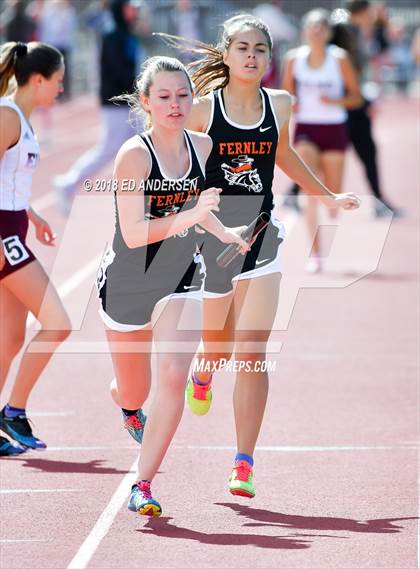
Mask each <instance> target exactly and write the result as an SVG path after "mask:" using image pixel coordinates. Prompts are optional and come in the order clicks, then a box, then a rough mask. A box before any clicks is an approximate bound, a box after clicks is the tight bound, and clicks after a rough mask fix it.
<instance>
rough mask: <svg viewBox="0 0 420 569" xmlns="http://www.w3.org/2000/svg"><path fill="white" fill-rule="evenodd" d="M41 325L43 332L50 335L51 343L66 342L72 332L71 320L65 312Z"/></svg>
mask: <svg viewBox="0 0 420 569" xmlns="http://www.w3.org/2000/svg"><path fill="white" fill-rule="evenodd" d="M41 324H42V330H43V332H47V333H48V339H49V341H51V342H60V343H61V342H64V340H66V339H67V338H68V337H69V336H70V334H71V331H72V326H71V322H70V319H69V317H68V316H67V314H66V313H65V312H63V313H62V314H61V315H59V316H57V317H55V318H54V319H51V320H48V321H46V322H42V323H41Z"/></svg>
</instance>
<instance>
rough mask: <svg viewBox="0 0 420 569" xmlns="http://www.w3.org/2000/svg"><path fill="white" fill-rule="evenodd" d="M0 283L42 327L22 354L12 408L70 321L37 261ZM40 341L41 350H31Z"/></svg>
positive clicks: (30, 385)
mask: <svg viewBox="0 0 420 569" xmlns="http://www.w3.org/2000/svg"><path fill="white" fill-rule="evenodd" d="M2 286H4V287H6V288H7V289H8V291H9V292H12V294H13V295H14V296H15V297H16V299H17V301H19V302H20V303H21V305H22V306H24V307H25V308H26V309H27V310H28V311H30V312H32V314H33V315H34V316H35V317H36V318H37V319H38V320H39V322H40V323H41V326H42V330H40V331H39V332H38V333H37V334H36V335H35V337H34V338H33V339H32V341H31V342H30V344H29V345H28V347H27V349H26V351H25V353H24V354H23V357H22V360H21V362H20V366H19V369H18V372H17V375H16V379H15V382H14V385H13V389H12V393H11V396H10V399H9V403H10V404H11V405H12V406H13V407H23V408H24V407H26V404H27V401H28V397H29V394H30V393H31V391H32V389H33V387H34V385H35V383H36V382H37V380H38V378H39V376H40V375H41V373H42V371H43V370H44V368H45V366H46V365H47V363H48V362H49V360H50V359H51V356H52V355H53V353H54V351H55V349H56V348H57V346H58V344H59V343H61V342H63V341H64V340H65V339H66V338H67V337H68V335H69V334H70V329H71V323H70V321H69V319H68V316H67V314H66V312H65V310H64V307H63V305H62V303H61V300H60V298H59V296H58V294H57V291H56V290H55V288H54V286H53V284H52V283H51V282H50V280H49V278H48V275H47V274H46V272H45V271H44V269H43V268H42V266H41V265H40V263H39V262H38V261H37V260H35V261H33V262H32V263H30V264H29V265H26V267H23V268H22V269H20V270H19V271H16V272H15V273H12V274H11V275H9V276H8V277H6V278H5V279H3V281H2ZM41 343H44V346H43V350H44V351H37V352H35V351H33V352H32V351H31V348H35V347H36V348H38V349H39V347H40V344H41ZM37 344H38V345H37Z"/></svg>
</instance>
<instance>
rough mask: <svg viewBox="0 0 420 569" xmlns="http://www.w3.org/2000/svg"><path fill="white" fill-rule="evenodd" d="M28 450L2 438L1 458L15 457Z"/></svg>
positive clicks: (0, 442)
mask: <svg viewBox="0 0 420 569" xmlns="http://www.w3.org/2000/svg"><path fill="white" fill-rule="evenodd" d="M27 450H28V449H27V447H23V446H21V445H19V444H17V443H16V444H15V445H14V444H12V443H11V442H10V441H9V440H7V439H6V438H5V437H2V436H0V456H15V455H17V454H22V453H23V452H26V451H27Z"/></svg>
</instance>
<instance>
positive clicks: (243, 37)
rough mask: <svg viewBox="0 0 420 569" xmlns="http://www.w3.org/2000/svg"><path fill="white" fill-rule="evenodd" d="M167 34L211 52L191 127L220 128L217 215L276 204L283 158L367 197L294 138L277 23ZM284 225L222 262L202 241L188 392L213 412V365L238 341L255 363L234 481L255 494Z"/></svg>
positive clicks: (290, 171)
mask: <svg viewBox="0 0 420 569" xmlns="http://www.w3.org/2000/svg"><path fill="white" fill-rule="evenodd" d="M166 38H167V41H168V42H169V43H171V44H172V45H174V46H175V47H185V48H186V49H188V50H191V51H193V52H194V53H196V54H198V55H201V56H202V58H201V59H200V60H199V61H198V62H195V63H193V64H192V68H193V69H195V71H194V73H193V74H192V79H193V82H194V85H195V87H196V90H197V93H198V95H199V97H198V99H197V100H196V101H195V104H194V105H193V111H192V113H191V117H190V119H189V121H188V123H187V124H188V127H189V128H190V129H191V130H196V131H199V132H208V133H209V134H210V136H211V137H212V140H213V149H212V152H211V153H210V157H209V159H208V161H207V166H206V177H207V183H208V184H210V185H213V186H217V187H221V188H223V192H222V194H221V196H220V197H221V201H220V206H219V209H220V212H219V213H218V214H217V216H218V217H219V218H220V219H221V220H222V221H223V223H224V224H225V225H231V226H232V225H236V226H239V225H246V224H249V223H250V222H251V221H252V220H253V219H254V218H255V217H256V215H257V214H258V213H259V212H260V211H265V212H266V213H270V212H271V210H272V208H273V193H272V187H271V183H272V179H273V171H274V165H275V164H277V165H278V166H280V168H281V169H282V170H283V171H284V172H285V173H286V174H287V175H288V176H290V177H291V178H292V179H293V180H296V181H297V183H298V184H299V185H300V186H302V188H303V189H304V190H305V191H306V192H307V193H308V194H310V195H313V196H318V197H319V198H320V199H321V201H323V203H325V204H326V205H328V206H330V207H342V208H344V209H353V208H357V207H358V206H359V203H360V202H359V199H358V198H357V196H355V195H354V194H350V193H348V194H341V195H335V194H334V193H332V192H330V191H329V190H328V188H327V187H326V186H324V185H323V184H322V183H321V182H320V181H319V180H318V179H317V178H316V177H315V176H314V174H313V173H312V172H311V171H310V170H309V168H308V167H307V166H306V165H305V163H304V162H303V161H302V160H301V158H300V157H299V155H298V154H297V153H296V151H295V150H294V149H293V147H292V146H291V145H290V142H289V118H290V114H291V107H292V96H291V95H290V94H289V93H288V92H286V91H277V90H271V89H261V79H262V77H263V76H264V74H265V72H266V70H267V66H268V64H269V61H270V57H271V50H272V40H271V36H270V33H269V30H268V28H267V27H266V26H265V25H264V24H263V22H261V20H259V19H257V18H255V17H253V16H249V15H240V16H235V17H233V18H230V19H229V20H227V21H226V22H225V23H224V25H223V34H222V38H221V41H220V42H219V44H218V45H217V46H216V47H212V46H208V45H206V44H203V43H197V42H191V41H187V40H183V41H181V38H174V37H171V36H166ZM194 66H195V67H194ZM215 89H217V91H214V90H215ZM273 133H275V138H274V139H273ZM225 195H226V197H225ZM282 232H283V229H282V226H281V224H280V223H279V222H278V221H277V220H276V219H275V218H272V222H271V223H270V225H269V226H268V227H267V230H266V232H265V234H261V235H262V237H261V238H260V237H258V238H257V240H256V241H255V243H254V244H253V246H252V248H251V250H250V252H249V253H248V254H247V255H246V257H245V259H244V260H243V259H241V260H240V261H241V262H240V263H239V262H236V263H232V266H229V267H227V268H226V269H222V268H220V267H219V266H218V265H217V263H216V262H215V255H216V254H217V253H218V251H219V249H217V248H216V247H215V244H214V242H213V241H212V239H211V238H208V239H207V238H206V243H205V244H204V248H203V256H204V260H205V263H206V281H205V289H204V299H205V300H204V324H203V338H202V339H203V352H200V353H198V354H197V358H196V359H197V362H201V363H203V362H204V364H203V367H204V368H205V371H200V372H197V373H193V374H192V377H190V379H189V382H188V385H187V400H188V404H189V406H190V408H191V410H192V411H193V412H195V413H196V414H198V415H203V414H205V413H207V411H208V409H209V407H210V403H211V372H210V371H207V370H208V369H213V366H216V367H219V368H220V362H222V361H225V360H229V359H230V357H231V355H232V352H233V351H236V353H235V360H236V361H237V362H238V367H239V366H241V365H243V364H246V367H245V368H244V367H242V371H239V372H238V373H237V378H236V384H235V390H234V398H233V405H234V413H235V423H236V435H237V451H238V452H237V454H236V457H235V464H234V468H233V470H232V473H231V475H230V477H229V489H230V492H231V493H232V494H235V495H242V496H246V497H250V498H252V497H253V496H254V495H255V489H254V486H253V473H252V467H253V453H254V449H255V445H256V441H257V437H258V433H259V430H260V427H261V423H262V419H263V415H264V409H265V405H266V400H267V394H268V374H267V372H265V371H264V372H263V371H257V370H258V363H257V362H259V361H261V360H264V359H265V358H266V354H265V352H266V343H267V341H268V338H269V336H270V332H271V328H272V325H273V321H274V317H275V314H276V310H277V301H278V293H279V284H280V277H281V273H280V271H281V266H280V261H279V244H280V243H281V240H282ZM248 366H249V367H248ZM196 369H197V368H196Z"/></svg>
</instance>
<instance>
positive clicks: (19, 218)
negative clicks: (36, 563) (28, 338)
mask: <svg viewBox="0 0 420 569" xmlns="http://www.w3.org/2000/svg"><path fill="white" fill-rule="evenodd" d="M63 75H64V64H63V57H62V55H61V53H60V52H59V51H58V50H57V49H55V48H54V47H52V46H49V45H46V44H42V43H37V42H31V43H29V44H22V43H15V42H10V43H6V44H4V45H3V46H2V48H1V50H0V77H1V79H0V123H1V126H2V127H1V131H0V316H1V330H0V338H1V340H0V389H1V388H2V387H3V385H4V383H5V381H6V377H7V374H8V371H9V369H10V365H11V363H12V361H13V359H14V357H15V356H16V355H17V354H18V352H19V351H20V349H21V347H22V346H23V343H24V340H25V328H26V317H27V315H28V312H32V314H33V315H34V316H35V317H36V318H37V319H38V320H39V322H40V323H41V326H42V329H41V330H40V331H39V332H38V333H37V334H36V335H35V336H34V338H33V342H37V343H41V342H50V343H51V344H54V343H55V344H56V345H58V344H59V343H60V342H62V341H63V340H64V339H65V338H66V337H67V336H68V334H69V330H70V322H69V319H68V317H67V314H66V312H65V310H64V307H63V305H62V303H61V301H60V299H59V297H58V294H57V292H56V290H55V288H54V286H53V285H52V284H51V282H50V280H49V278H48V275H47V274H46V273H45V271H44V269H43V268H42V266H41V265H40V263H39V262H38V260H37V259H36V258H35V256H34V254H33V253H32V251H31V250H30V249H29V247H28V246H27V245H26V242H25V240H26V233H27V230H28V221H30V222H31V223H33V224H34V226H35V231H36V236H37V238H38V240H39V241H41V243H43V244H44V245H50V246H51V245H54V239H55V235H54V234H53V232H52V230H51V228H50V226H49V225H48V223H47V222H46V221H45V220H44V219H42V218H41V217H40V216H39V215H37V214H36V213H35V211H34V210H33V209H32V208H31V206H30V199H31V191H32V175H33V172H34V170H35V167H36V165H37V163H38V161H39V145H38V141H37V138H36V135H35V133H34V132H33V130H32V127H31V124H30V122H29V119H30V116H31V114H32V111H33V110H34V109H35V108H37V107H43V108H46V107H50V106H51V105H52V104H53V103H54V102H55V100H56V98H57V96H58V95H59V94H60V93H61V92H62V90H63V87H62V81H63ZM13 79H14V80H15V81H16V84H17V88H16V89H15V90H14V92H13V93H12V94H11V95H10V96H7V97H6V96H5V94H6V93H8V91H9V90H10V88H11V87H12V84H11V82H12V80H13ZM28 348H30V345H29V346H28ZM28 348H27V349H26V351H25V353H24V354H23V356H22V360H21V362H20V366H19V368H18V371H17V375H16V378H15V382H14V384H13V388H12V392H11V395H10V399H9V402H8V404H7V405H6V406H5V407H4V408H3V409H2V410H1V412H0V430H2V431H3V432H5V433H7V434H8V435H9V436H10V437H12V438H13V439H15V440H16V441H18V442H19V443H20V446H19V447H15V446H13V445H11V444H10V443H9V442H8V441H7V439H5V438H4V437H0V455H1V456H4V455H6V456H10V455H12V454H16V453H18V452H23V451H24V450H26V449H27V448H33V449H38V448H45V446H46V445H45V443H44V442H42V441H41V440H40V439H38V438H37V437H35V436H34V435H33V433H32V429H31V427H30V425H29V422H28V419H27V418H26V411H25V408H26V404H27V401H28V397H29V395H30V393H31V391H32V389H33V387H34V385H35V383H36V381H37V380H38V378H39V376H40V375H41V373H42V371H43V369H44V368H45V366H46V365H47V363H48V361H49V360H50V358H51V356H52V353H53V351H51V350H48V351H47V350H46V351H45V352H39V351H38V352H33V353H31V352H30V349H28Z"/></svg>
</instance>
